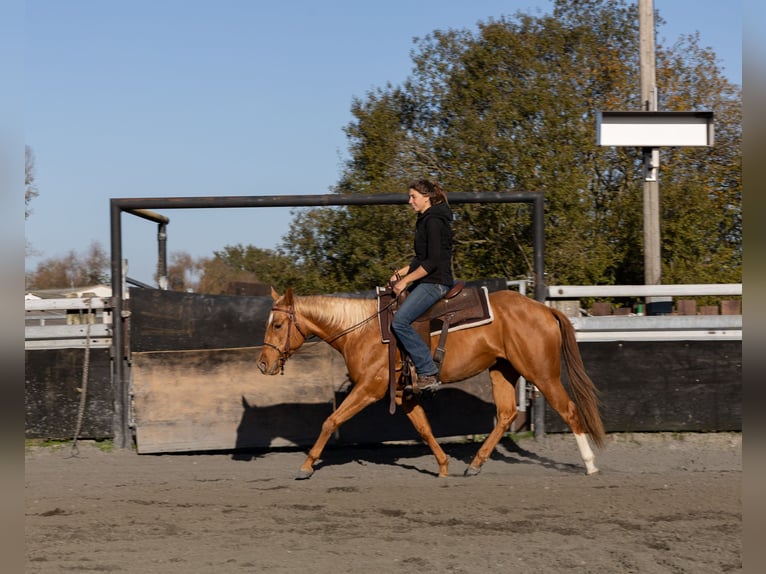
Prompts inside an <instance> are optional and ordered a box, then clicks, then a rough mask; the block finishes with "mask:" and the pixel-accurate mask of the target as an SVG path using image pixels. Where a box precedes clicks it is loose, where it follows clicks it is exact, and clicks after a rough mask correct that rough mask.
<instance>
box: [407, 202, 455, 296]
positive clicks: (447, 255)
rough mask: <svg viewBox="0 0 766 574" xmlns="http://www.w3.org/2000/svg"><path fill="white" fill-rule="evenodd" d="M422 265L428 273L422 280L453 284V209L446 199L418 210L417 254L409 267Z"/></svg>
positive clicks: (416, 224)
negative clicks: (422, 210) (424, 209)
mask: <svg viewBox="0 0 766 574" xmlns="http://www.w3.org/2000/svg"><path fill="white" fill-rule="evenodd" d="M420 265H422V266H423V269H425V270H426V271H427V272H428V275H426V276H425V277H423V278H422V279H420V281H421V282H423V283H441V284H442V285H449V286H450V287H451V286H452V285H453V284H454V282H455V280H454V279H453V278H452V210H451V209H450V208H449V205H447V204H446V203H438V204H436V205H432V206H431V207H429V208H428V209H427V210H426V211H425V212H424V213H418V220H417V222H416V223H415V257H414V258H413V259H412V261H411V262H410V269H409V270H410V271H413V270H415V269H417V268H418V266H420Z"/></svg>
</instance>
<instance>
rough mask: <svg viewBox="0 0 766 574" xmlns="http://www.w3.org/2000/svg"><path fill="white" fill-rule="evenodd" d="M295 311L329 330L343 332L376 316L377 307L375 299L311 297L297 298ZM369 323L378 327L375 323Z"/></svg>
mask: <svg viewBox="0 0 766 574" xmlns="http://www.w3.org/2000/svg"><path fill="white" fill-rule="evenodd" d="M295 310H296V311H297V312H298V313H300V314H302V315H305V316H306V317H310V318H311V319H313V320H314V321H316V322H317V323H321V324H322V325H325V326H326V327H327V328H328V329H329V330H334V329H337V330H341V329H348V328H349V327H352V326H354V325H361V324H362V323H364V322H365V321H367V320H368V319H370V317H371V316H373V315H374V314H375V312H376V307H375V300H374V299H352V298H350V297H333V296H328V295H311V296H305V297H296V298H295ZM368 323H370V324H376V325H377V322H373V321H368Z"/></svg>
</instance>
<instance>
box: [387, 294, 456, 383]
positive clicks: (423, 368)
mask: <svg viewBox="0 0 766 574" xmlns="http://www.w3.org/2000/svg"><path fill="white" fill-rule="evenodd" d="M450 287H451V285H440V284H439V283H418V284H417V285H416V286H415V288H414V289H412V291H410V293H409V295H407V298H406V299H405V300H404V303H402V305H401V306H400V307H399V309H398V310H397V311H396V314H395V315H394V320H393V321H392V322H391V329H392V330H393V332H394V335H396V339H397V340H398V341H399V342H400V343H401V344H402V346H403V347H404V348H405V349H406V350H407V352H408V353H409V354H410V357H411V358H412V362H413V363H414V364H415V371H416V372H417V374H418V375H422V376H425V375H435V374H436V373H437V372H438V371H439V369H438V368H437V367H436V364H435V363H434V360H433V357H432V356H431V348H430V347H429V346H428V345H426V343H425V342H424V341H423V339H422V338H421V337H420V335H418V334H417V332H416V331H415V329H414V327H413V326H412V322H413V321H414V320H415V319H417V318H418V317H420V316H421V315H422V314H423V313H425V312H426V311H428V309H429V308H430V307H431V305H433V304H434V303H436V302H437V301H438V300H439V299H441V298H442V297H444V295H446V293H447V291H449V290H450Z"/></svg>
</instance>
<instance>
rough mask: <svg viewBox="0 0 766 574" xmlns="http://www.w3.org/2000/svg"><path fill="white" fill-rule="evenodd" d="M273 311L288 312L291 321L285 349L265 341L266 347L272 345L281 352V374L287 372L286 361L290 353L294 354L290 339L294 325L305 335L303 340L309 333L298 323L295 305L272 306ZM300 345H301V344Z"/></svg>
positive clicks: (288, 325)
mask: <svg viewBox="0 0 766 574" xmlns="http://www.w3.org/2000/svg"><path fill="white" fill-rule="evenodd" d="M271 312H272V313H274V312H277V313H287V317H288V319H289V321H288V322H287V338H286V339H285V348H284V350H282V349H280V348H279V347H277V346H276V345H272V344H271V343H267V342H266V341H264V342H263V345H264V347H271V348H272V349H274V350H275V351H276V352H277V353H279V368H280V373H279V374H280V375H284V374H285V363H286V362H287V359H289V358H290V355H292V354H293V351H292V349H291V348H290V339H291V338H292V328H293V325H295V329H296V330H297V331H298V333H300V335H301V336H302V337H303V340H304V341H305V340H306V339H307V338H308V335H306V333H304V332H303V330H302V329H301V327H300V325H298V319H297V318H296V315H295V305H294V304H290V307H289V308H287V309H285V308H283V307H272V308H271ZM299 346H300V345H299Z"/></svg>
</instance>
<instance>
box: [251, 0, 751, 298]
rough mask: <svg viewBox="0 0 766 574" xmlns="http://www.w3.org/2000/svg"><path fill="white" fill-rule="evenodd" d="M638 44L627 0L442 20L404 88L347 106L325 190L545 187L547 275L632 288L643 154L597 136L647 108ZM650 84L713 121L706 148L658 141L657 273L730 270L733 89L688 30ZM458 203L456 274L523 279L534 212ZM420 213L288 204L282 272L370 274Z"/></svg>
mask: <svg viewBox="0 0 766 574" xmlns="http://www.w3.org/2000/svg"><path fill="white" fill-rule="evenodd" d="M662 24H663V21H662V19H661V18H659V17H658V18H657V19H656V25H657V26H658V27H661V26H662ZM638 46H639V35H638V13H637V6H636V5H635V2H630V3H627V2H626V1H624V0H615V1H612V0H582V1H578V2H571V1H565V0H559V1H557V2H555V5H554V9H553V13H552V14H551V15H544V16H532V15H528V14H524V13H517V14H515V15H514V16H513V17H502V18H500V19H497V20H489V21H488V22H484V23H480V24H479V25H478V26H477V29H476V30H475V31H471V30H447V31H435V32H433V33H432V34H430V35H428V36H426V37H425V38H423V39H420V40H418V41H417V42H416V49H415V50H414V51H413V70H412V73H411V75H410V77H409V78H408V79H407V80H406V81H405V82H404V83H403V84H402V85H401V86H391V85H387V86H385V87H384V88H379V89H375V90H372V91H370V92H369V93H368V94H367V95H366V98H364V99H360V100H356V101H355V102H354V103H353V105H352V110H351V111H352V114H353V117H354V119H353V121H352V122H351V123H350V124H349V125H348V126H347V127H346V128H345V131H346V134H347V137H348V141H349V155H350V157H349V160H348V162H347V164H346V165H345V168H344V170H343V173H342V176H341V179H340V181H339V183H338V185H337V186H336V188H335V191H337V192H339V193H402V194H403V195H404V194H405V193H406V186H407V182H408V181H409V180H410V179H412V178H415V177H422V176H426V177H433V178H436V179H438V180H440V181H441V183H442V184H443V186H444V188H445V189H446V190H447V192H448V194H449V192H459V191H489V192H496V193H508V192H513V191H533V192H540V193H544V194H545V200H546V201H545V205H546V207H545V263H546V273H547V279H546V280H547V282H549V283H569V284H594V283H595V284H610V283H617V284H630V283H643V249H642V245H643V222H642V213H643V211H642V176H641V167H642V166H641V163H642V162H641V150H640V149H632V148H604V147H599V146H597V145H596V127H597V126H596V121H597V115H598V112H599V111H602V110H603V111H615V110H640V109H642V103H641V97H640V81H639V72H640V70H639V61H638ZM657 83H658V88H659V94H660V100H659V102H660V109H661V110H667V111H671V110H674V111H678V110H684V111H695V110H712V111H713V112H714V113H715V118H716V145H715V146H714V147H711V148H672V149H668V150H663V151H662V167H661V180H660V193H661V223H662V228H661V233H662V265H663V282H666V283H674V282H676V283H680V282H708V281H715V282H728V281H740V280H741V232H742V227H741V225H742V223H741V181H740V144H741V93H740V90H739V89H738V88H737V87H736V86H733V85H731V84H730V83H729V82H728V81H727V80H726V79H725V78H724V77H723V75H722V73H721V71H720V69H719V67H718V65H717V63H716V61H715V54H713V53H712V52H711V51H709V50H707V49H704V48H701V47H700V46H699V37H698V36H688V37H684V38H681V39H680V40H679V41H678V42H677V43H676V44H674V45H671V46H658V48H657ZM453 210H454V211H455V214H456V221H455V226H454V229H455V256H454V267H455V274H456V275H457V276H458V277H461V278H464V279H476V278H481V277H491V276H498V275H500V276H504V277H507V278H522V277H528V276H530V275H531V274H532V225H531V210H530V208H529V207H528V206H526V205H519V204H483V205H478V204H473V205H453ZM413 221H414V214H412V213H411V211H410V210H409V208H407V207H400V206H381V207H353V208H345V209H344V208H320V209H308V210H302V211H299V212H297V214H296V216H295V220H294V224H293V226H292V229H291V231H290V232H289V233H288V234H287V235H286V236H285V237H284V238H283V243H282V244H281V245H280V248H279V253H280V254H281V255H283V256H284V257H285V258H286V261H287V264H286V265H285V266H284V267H283V268H281V269H279V270H275V272H276V275H275V277H276V276H277V275H278V276H279V278H280V279H281V281H282V282H285V281H295V282H296V285H301V287H303V289H304V290H305V291H307V292H320V291H321V292H328V291H341V290H360V289H370V288H372V286H374V285H380V284H382V283H383V282H385V280H387V279H388V277H389V275H390V268H391V267H394V266H400V265H402V264H403V263H405V262H406V261H407V260H408V259H409V257H410V255H411V252H412V245H411V229H412V224H413ZM256 273H258V271H257V270H256Z"/></svg>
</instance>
